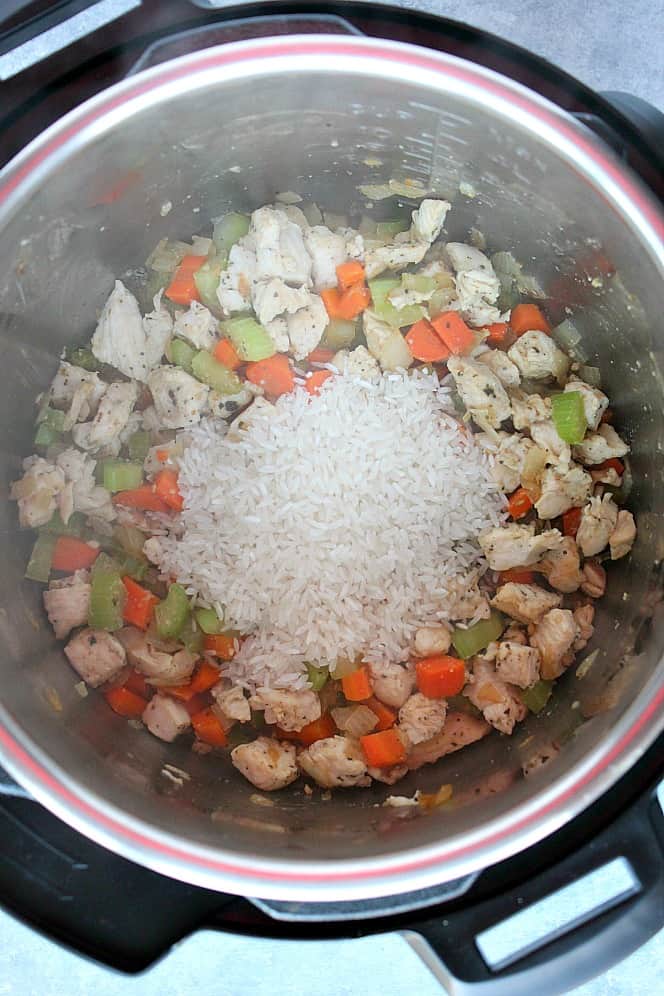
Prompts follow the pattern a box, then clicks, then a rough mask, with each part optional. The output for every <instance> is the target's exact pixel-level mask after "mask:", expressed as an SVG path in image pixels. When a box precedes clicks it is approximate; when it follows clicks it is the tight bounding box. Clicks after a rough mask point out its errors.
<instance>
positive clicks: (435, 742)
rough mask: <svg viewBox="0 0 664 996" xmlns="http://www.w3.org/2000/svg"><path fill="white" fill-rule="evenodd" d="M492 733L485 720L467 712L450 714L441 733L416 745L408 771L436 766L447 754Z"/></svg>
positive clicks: (409, 756) (408, 758)
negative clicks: (425, 765)
mask: <svg viewBox="0 0 664 996" xmlns="http://www.w3.org/2000/svg"><path fill="white" fill-rule="evenodd" d="M490 731H491V727H490V726H489V724H488V723H486V722H485V721H484V720H483V719H479V718H478V717H476V716H470V715H468V713H465V712H449V713H448V714H447V718H446V720H445V725H444V726H443V728H442V730H441V731H440V733H437V734H436V736H435V737H432V738H431V739H430V740H425V741H424V743H421V744H416V745H415V746H414V747H413V748H412V749H411V750H410V751H409V752H408V757H407V758H406V764H407V765H408V769H409V770H410V771H413V770H415V769H416V768H421V767H422V765H423V764H434V763H435V762H436V761H438V760H439V758H441V757H443V756H444V755H445V754H452V753H454V751H457V750H461V748H462V747H467V746H468V744H472V743H475V741H476V740H481V739H482V737H485V736H486V735H487V733H489V732H490Z"/></svg>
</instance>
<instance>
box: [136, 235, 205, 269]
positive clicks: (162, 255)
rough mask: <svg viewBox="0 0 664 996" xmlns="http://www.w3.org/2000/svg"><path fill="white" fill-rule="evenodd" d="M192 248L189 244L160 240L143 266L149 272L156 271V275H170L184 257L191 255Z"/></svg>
mask: <svg viewBox="0 0 664 996" xmlns="http://www.w3.org/2000/svg"><path fill="white" fill-rule="evenodd" d="M192 248H193V246H192V245H191V243H190V242H179V241H177V240H175V241H170V240H169V239H160V240H159V242H157V244H156V246H155V247H154V249H153V250H152V252H151V253H150V255H149V256H148V258H147V259H146V261H145V265H146V266H147V267H148V269H150V270H157V272H158V273H172V272H173V270H175V269H176V268H177V267H178V266H179V265H180V263H181V262H182V260H183V259H184V257H185V256H189V255H191V254H192Z"/></svg>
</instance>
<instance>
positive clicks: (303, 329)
mask: <svg viewBox="0 0 664 996" xmlns="http://www.w3.org/2000/svg"><path fill="white" fill-rule="evenodd" d="M328 322H329V317H328V314H327V311H326V309H325V305H324V304H323V301H322V298H320V297H319V296H318V295H317V294H310V293H309V292H307V302H306V305H305V307H303V308H300V309H299V311H296V312H295V314H293V315H288V317H287V318H286V326H287V328H288V338H289V340H290V347H291V352H292V354H293V356H294V357H295V359H296V360H303V359H304V357H305V356H308V355H309V353H311V351H312V350H314V349H315V348H316V346H317V345H318V343H319V342H320V341H321V339H322V338H323V332H324V331H325V328H326V326H327V324H328Z"/></svg>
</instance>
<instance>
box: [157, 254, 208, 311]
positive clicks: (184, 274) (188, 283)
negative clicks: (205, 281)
mask: <svg viewBox="0 0 664 996" xmlns="http://www.w3.org/2000/svg"><path fill="white" fill-rule="evenodd" d="M206 258H207V257H206V256H185V257H184V258H183V260H182V262H181V263H180V265H179V266H178V268H177V270H176V271H175V273H174V274H173V278H172V280H171V282H170V284H169V285H168V287H167V288H166V290H165V291H164V294H165V295H166V297H167V298H168V299H169V300H170V301H173V302H174V303H175V304H191V302H192V301H200V296H199V294H198V288H197V287H196V283H195V281H194V273H196V270H200V268H201V266H202V265H203V263H204V262H205V260H206Z"/></svg>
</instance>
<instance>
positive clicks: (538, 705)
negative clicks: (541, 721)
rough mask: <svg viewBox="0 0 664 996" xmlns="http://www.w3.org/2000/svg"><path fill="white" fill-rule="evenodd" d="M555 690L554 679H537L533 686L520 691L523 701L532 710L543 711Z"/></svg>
mask: <svg viewBox="0 0 664 996" xmlns="http://www.w3.org/2000/svg"><path fill="white" fill-rule="evenodd" d="M552 691H553V682H552V681H536V682H535V684H534V685H533V686H532V687H531V688H525V689H522V690H521V691H520V692H519V696H520V698H521V701H522V702H523V704H524V705H525V706H526V708H527V709H529V710H530V712H535V713H538V712H541V711H542V709H543V708H544V706H545V705H546V704H547V702H548V701H549V698H550V696H551V692H552Z"/></svg>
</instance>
